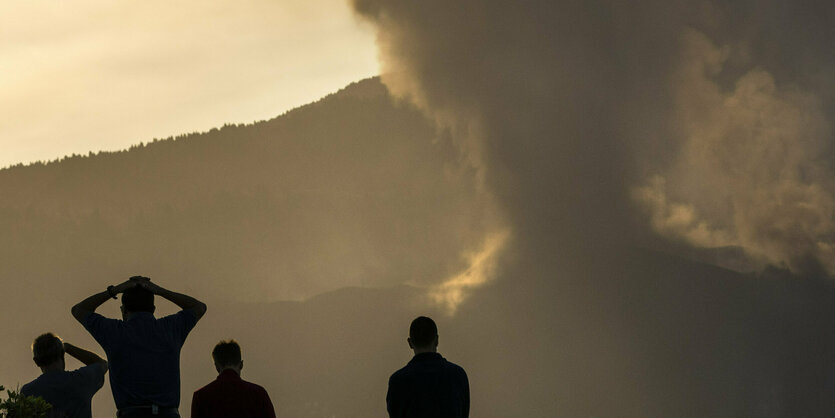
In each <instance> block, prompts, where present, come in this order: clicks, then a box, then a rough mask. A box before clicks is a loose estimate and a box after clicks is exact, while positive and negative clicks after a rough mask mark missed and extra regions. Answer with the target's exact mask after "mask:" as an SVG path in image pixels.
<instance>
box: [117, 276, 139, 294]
mask: <svg viewBox="0 0 835 418" xmlns="http://www.w3.org/2000/svg"><path fill="white" fill-rule="evenodd" d="M138 284H139V282H138V281H136V280H133V279H132V278H131V279H128V280H126V281H124V282H122V283H119V284H117V285H116V286H114V287H113V290H114V291H115V292H116V293H124V291H125V290H128V289H132V288H134V287H136V286H137V285H138Z"/></svg>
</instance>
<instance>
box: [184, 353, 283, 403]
mask: <svg viewBox="0 0 835 418" xmlns="http://www.w3.org/2000/svg"><path fill="white" fill-rule="evenodd" d="M212 359H213V360H214V362H215V369H216V370H217V372H218V376H217V379H215V381H214V382H212V383H209V384H208V385H206V386H203V388H201V389H199V390H197V391H196V392H194V397H193V398H192V400H191V417H192V418H207V417H210V418H214V417H217V418H225V417H248V418H275V410H274V409H273V403H272V401H270V395H268V394H267V391H266V390H264V388H262V387H261V386H258V385H256V384H255V383H250V382H247V381H245V380H243V379H241V369H243V368H244V361H243V360H241V347H240V346H239V345H238V343H237V342H235V340H229V341H221V342H219V343H218V344H217V345H216V346H215V348H214V350H212Z"/></svg>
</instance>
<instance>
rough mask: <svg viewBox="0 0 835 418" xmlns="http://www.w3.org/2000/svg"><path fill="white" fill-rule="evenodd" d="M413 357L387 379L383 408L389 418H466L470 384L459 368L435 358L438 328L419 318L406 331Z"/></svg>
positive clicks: (436, 355)
mask: <svg viewBox="0 0 835 418" xmlns="http://www.w3.org/2000/svg"><path fill="white" fill-rule="evenodd" d="M407 342H408V343H409V347H410V348H411V349H412V350H413V351H414V353H415V355H414V357H412V360H411V361H410V362H409V363H408V364H406V366H405V367H403V368H402V369H400V370H398V371H396V372H395V373H394V374H392V375H391V378H389V386H388V393H387V394H386V407H387V409H388V413H389V417H391V418H466V417H468V416H469V414H470V384H469V381H468V380H467V373H466V372H465V371H464V369H462V368H461V367H460V366H458V365H456V364H454V363H452V362H450V361H447V360H446V359H445V358H443V357H442V356H441V355H440V354H438V327H437V326H436V325H435V321H433V320H432V319H430V318H427V317H425V316H421V317H418V318H416V319H415V320H414V321H412V325H411V326H410V327H409V338H408V339H407Z"/></svg>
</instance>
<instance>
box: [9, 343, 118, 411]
mask: <svg viewBox="0 0 835 418" xmlns="http://www.w3.org/2000/svg"><path fill="white" fill-rule="evenodd" d="M64 353H67V354H69V355H71V356H73V357H75V358H76V359H78V361H80V362H82V363H84V367H82V368H80V369H77V370H73V371H71V372H68V371H66V370H65V369H66V363H65V362H64ZM32 355H33V358H34V360H35V364H36V365H38V367H40V368H41V373H42V374H41V375H40V376H38V377H37V378H36V379H35V380H33V381H31V382H29V383H27V384H25V385H23V387H22V388H20V393H21V394H23V395H25V396H40V397H42V398H43V399H44V400H45V401H47V402H49V403H50V404H51V405H52V410H51V411H50V413H49V417H71V418H75V417H84V418H91V417H92V412H91V409H90V402H91V401H92V399H93V395H95V394H96V392H98V390H99V389H101V387H102V385H104V374H105V373H107V361H105V360H104V359H103V358H101V357H99V356H98V355H96V354H95V353H92V352H90V351H87V350H84V349H81V348H78V347H76V346H74V345H72V344H69V343H65V342H62V341H61V339H60V338H58V337H56V336H55V335H54V334H52V333H46V334H43V335H41V336H39V337H38V338H35V342H34V343H32Z"/></svg>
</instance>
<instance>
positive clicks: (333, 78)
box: [0, 0, 378, 167]
mask: <svg viewBox="0 0 835 418" xmlns="http://www.w3.org/2000/svg"><path fill="white" fill-rule="evenodd" d="M377 72H378V66H377V60H376V47H375V45H374V38H373V34H372V32H371V31H370V29H369V28H367V27H364V26H363V25H362V24H361V23H359V22H358V21H357V20H356V18H355V17H354V16H353V15H352V13H351V12H350V11H349V9H348V5H347V4H346V3H345V2H344V1H341V0H282V1H269V0H244V1H228V0H208V1H206V0H203V1H194V0H184V1H178V2H168V1H159V0H149V1H141V2H121V1H119V2H112V1H101V0H79V1H73V2H57V1H50V0H33V1H27V2H0V74H2V76H0V167H6V166H8V165H11V164H15V163H18V162H32V161H37V160H51V159H55V158H59V157H61V156H64V155H67V154H72V153H79V154H86V153H87V152H88V151H98V150H114V149H122V148H126V147H128V146H129V145H131V144H134V143H138V142H144V141H149V140H151V139H153V138H155V137H161V138H164V137H168V136H171V135H176V134H180V133H187V132H193V131H204V130H208V129H210V128H212V127H215V126H219V125H222V124H224V123H244V122H247V123H248V122H252V121H254V120H261V119H268V118H272V117H274V116H277V115H278V114H280V113H282V112H284V111H285V110H288V109H290V108H293V107H295V106H298V105H302V104H305V103H308V102H310V101H313V100H315V99H318V98H320V97H322V96H323V95H325V94H328V93H331V92H333V91H335V90H337V89H339V88H341V87H343V86H344V85H346V84H348V83H350V82H352V81H356V80H358V79H361V78H365V77H368V76H371V75H375V74H377Z"/></svg>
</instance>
